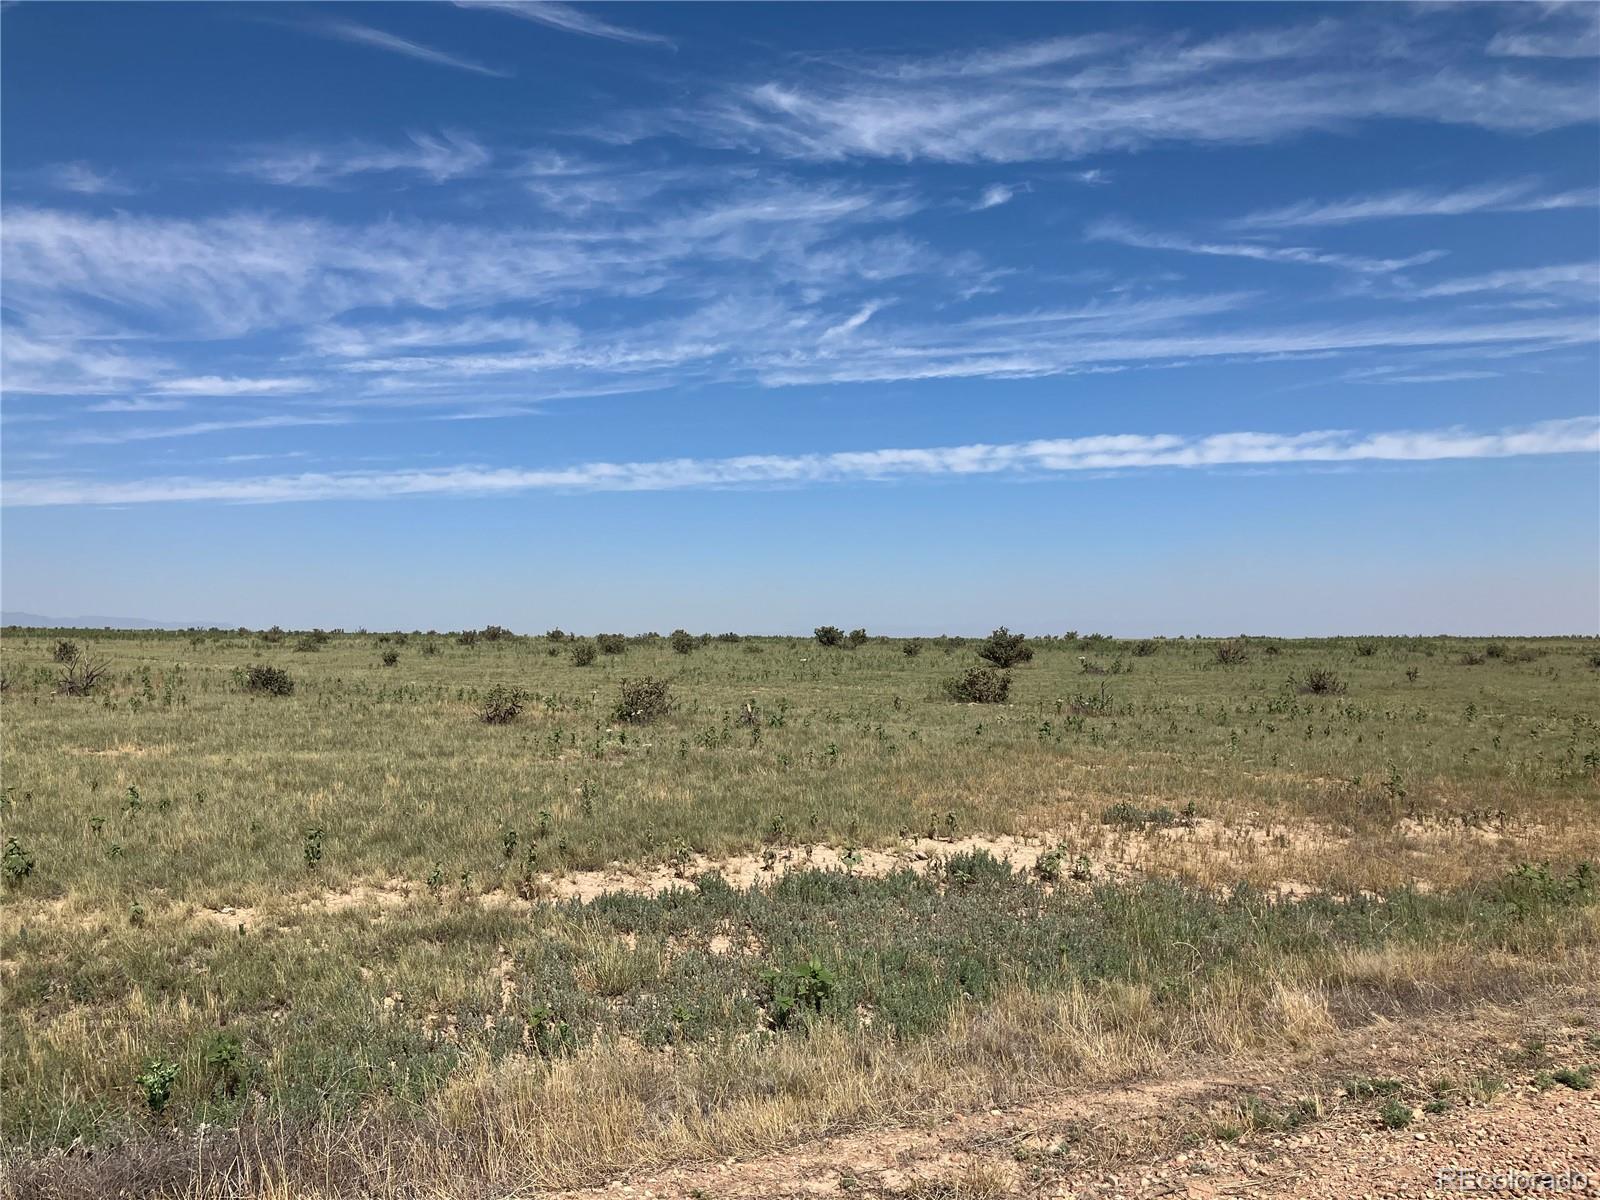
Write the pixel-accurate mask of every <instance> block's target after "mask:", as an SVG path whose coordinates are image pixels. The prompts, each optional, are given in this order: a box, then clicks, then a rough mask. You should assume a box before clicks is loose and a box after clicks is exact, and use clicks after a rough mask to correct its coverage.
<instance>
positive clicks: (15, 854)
mask: <svg viewBox="0 0 1600 1200" xmlns="http://www.w3.org/2000/svg"><path fill="white" fill-rule="evenodd" d="M33 866H34V862H33V855H32V854H30V853H28V851H27V850H26V849H24V848H23V845H22V843H21V842H19V841H17V839H16V838H14V837H8V838H7V839H6V848H5V851H4V853H0V875H3V876H4V877H5V881H6V886H8V887H15V886H16V885H17V884H19V883H21V882H22V881H23V880H24V879H26V878H27V877H28V876H29V875H32V874H33Z"/></svg>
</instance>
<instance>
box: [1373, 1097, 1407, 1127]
mask: <svg viewBox="0 0 1600 1200" xmlns="http://www.w3.org/2000/svg"><path fill="white" fill-rule="evenodd" d="M1414 1119H1415V1114H1414V1113H1412V1111H1411V1106H1410V1105H1409V1104H1405V1103H1402V1102H1401V1101H1399V1100H1396V1099H1395V1098H1394V1097H1393V1096H1390V1097H1389V1098H1388V1099H1387V1100H1385V1101H1384V1102H1383V1103H1382V1104H1380V1105H1379V1106H1378V1120H1380V1121H1382V1122H1383V1126H1384V1128H1385V1129H1404V1128H1405V1127H1406V1126H1408V1125H1410V1124H1411V1122H1412V1121H1413V1120H1414Z"/></svg>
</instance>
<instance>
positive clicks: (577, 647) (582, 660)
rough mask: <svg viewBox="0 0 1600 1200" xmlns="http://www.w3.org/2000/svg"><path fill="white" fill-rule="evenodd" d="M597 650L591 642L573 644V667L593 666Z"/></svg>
mask: <svg viewBox="0 0 1600 1200" xmlns="http://www.w3.org/2000/svg"><path fill="white" fill-rule="evenodd" d="M596 653H597V652H596V650H595V648H594V643H593V642H589V641H581V642H573V643H572V665H573V666H575V667H587V666H592V665H593V663H594V659H595V654H596Z"/></svg>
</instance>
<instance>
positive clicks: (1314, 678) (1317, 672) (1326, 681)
mask: <svg viewBox="0 0 1600 1200" xmlns="http://www.w3.org/2000/svg"><path fill="white" fill-rule="evenodd" d="M1300 691H1301V693H1302V694H1304V695H1307V696H1342V695H1344V693H1345V682H1344V680H1342V679H1340V678H1339V676H1338V675H1337V674H1336V673H1334V672H1333V671H1331V670H1329V669H1328V668H1327V667H1312V668H1311V669H1310V670H1309V671H1307V672H1306V674H1305V678H1304V679H1302V680H1300Z"/></svg>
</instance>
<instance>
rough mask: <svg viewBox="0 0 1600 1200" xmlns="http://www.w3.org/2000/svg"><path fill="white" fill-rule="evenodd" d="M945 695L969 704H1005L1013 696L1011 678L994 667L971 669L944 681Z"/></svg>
mask: <svg viewBox="0 0 1600 1200" xmlns="http://www.w3.org/2000/svg"><path fill="white" fill-rule="evenodd" d="M944 691H945V695H947V696H949V697H950V699H952V700H960V701H963V702H965V703H967V704H1004V703H1005V701H1006V697H1007V696H1009V695H1010V694H1011V676H1010V675H1008V674H1007V673H1006V672H1004V671H997V670H995V668H993V667H969V668H968V669H967V670H966V671H965V672H963V673H962V674H960V675H956V676H953V677H951V678H950V679H947V680H945V681H944Z"/></svg>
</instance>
